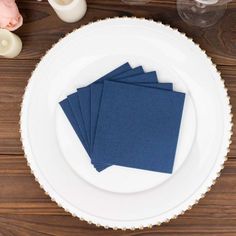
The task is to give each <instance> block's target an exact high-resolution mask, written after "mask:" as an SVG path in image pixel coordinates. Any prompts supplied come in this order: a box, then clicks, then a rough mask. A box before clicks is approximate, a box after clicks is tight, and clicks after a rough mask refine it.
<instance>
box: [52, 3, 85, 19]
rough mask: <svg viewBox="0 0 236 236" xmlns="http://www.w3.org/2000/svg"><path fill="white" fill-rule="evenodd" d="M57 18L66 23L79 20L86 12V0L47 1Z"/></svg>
mask: <svg viewBox="0 0 236 236" xmlns="http://www.w3.org/2000/svg"><path fill="white" fill-rule="evenodd" d="M48 2H49V3H50V5H51V6H52V7H53V9H54V10H55V12H56V13H57V15H58V17H59V18H60V19H61V20H63V21H65V22H68V23H73V22H76V21H78V20H80V19H81V18H82V17H83V16H84V15H85V13H86V11H87V3H86V0H48Z"/></svg>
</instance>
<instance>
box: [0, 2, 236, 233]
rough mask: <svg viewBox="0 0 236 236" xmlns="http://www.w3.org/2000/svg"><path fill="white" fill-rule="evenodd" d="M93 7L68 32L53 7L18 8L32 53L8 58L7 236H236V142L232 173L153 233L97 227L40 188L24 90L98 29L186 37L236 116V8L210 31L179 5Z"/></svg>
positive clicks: (2, 168) (0, 72)
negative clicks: (28, 150) (211, 65)
mask: <svg viewBox="0 0 236 236" xmlns="http://www.w3.org/2000/svg"><path fill="white" fill-rule="evenodd" d="M87 2H88V12H87V14H86V16H85V17H84V18H83V19H82V20H81V21H80V22H78V23H74V24H67V23H63V22H62V21H60V20H59V19H58V18H57V17H56V15H55V13H54V12H53V10H52V8H51V7H50V6H49V4H48V2H47V1H46V0H43V1H41V2H38V1H36V0H18V1H17V3H18V5H19V8H20V11H21V13H22V15H23V17H24V25H23V27H21V28H20V29H19V30H17V31H16V33H17V34H18V35H19V36H20V37H21V38H22V40H23V43H24V48H23V51H22V53H21V54H20V56H19V57H17V58H16V59H3V58H0V236H2V235H3V236H28V235H29V236H31V235H32V236H42V235H65V236H67V235H68V236H74V235H76V236H86V235H88V236H89V235H91V236H92V235H114V236H115V235H132V236H134V235H137V236H138V235H139V236H141V235H142V236H143V235H145V236H151V235H168V236H175V235H186V236H191V235H193V236H198V235H199V236H200V235H201V236H205V235H212V236H213V235H214V236H218V235H220V236H235V235H236V136H235V135H234V136H233V139H232V141H233V142H232V145H231V151H230V153H229V159H228V161H227V162H226V165H225V169H224V170H223V171H222V175H221V177H220V178H219V179H218V181H217V183H216V184H215V186H214V187H213V188H212V190H211V191H210V192H209V193H208V194H207V195H206V197H205V198H204V199H202V200H201V201H200V202H199V204H198V205H196V206H194V207H193V209H192V210H190V211H187V212H186V214H184V215H182V216H180V217H179V218H177V219H176V220H173V221H171V222H170V223H168V224H167V223H166V224H163V225H162V226H160V227H153V228H152V229H145V230H140V231H125V232H124V231H120V230H118V231H112V230H106V229H103V228H97V227H95V226H93V225H89V224H87V223H86V222H82V221H80V220H79V219H77V218H74V217H72V216H71V215H70V214H68V213H66V212H65V211H64V210H63V209H61V208H60V207H58V206H57V205H56V204H55V203H54V202H52V201H51V200H50V198H49V197H48V196H47V195H45V194H44V191H43V190H42V189H41V188H40V187H39V185H38V183H36V182H35V180H34V177H33V175H32V174H31V172H30V169H29V167H28V166H27V163H26V160H25V158H24V156H23V151H22V148H21V142H20V134H19V125H18V123H19V112H20V104H21V99H22V95H23V93H24V88H25V86H26V84H27V81H28V79H29V77H30V75H31V72H32V71H33V69H34V68H35V66H36V64H37V63H38V62H39V60H40V58H41V57H42V56H43V55H44V54H45V52H46V51H47V50H48V49H49V48H50V47H51V46H52V45H53V44H54V43H56V42H57V41H58V40H59V39H60V38H61V37H63V36H64V35H65V34H66V33H68V32H71V31H72V30H73V29H75V28H78V27H80V26H81V25H84V24H87V23H89V22H91V21H95V20H98V19H105V18H107V17H114V16H137V17H146V18H151V19H154V20H155V21H161V22H163V23H165V24H169V25H171V26H172V27H174V28H178V29H179V31H181V32H184V33H186V35H187V36H189V37H191V38H193V39H194V41H195V42H196V43H198V44H200V46H201V47H202V48H203V49H204V50H206V52H207V54H208V55H209V56H211V57H212V59H213V61H214V62H215V63H216V64H217V68H218V69H219V70H220V71H221V73H222V77H223V79H224V80H225V83H226V86H227V88H228V90H229V94H230V97H231V103H232V105H233V113H234V114H236V1H233V2H231V3H230V4H229V5H228V9H227V11H226V14H225V16H224V17H223V18H222V19H221V20H220V21H219V22H218V23H217V24H216V25H214V26H212V27H210V28H207V29H199V28H196V27H192V26H188V25H186V24H185V23H184V22H183V21H182V20H181V19H180V18H179V16H178V14H177V10H176V1H174V0H154V1H151V2H150V3H149V4H147V5H143V6H129V5H126V4H124V3H123V2H122V1H120V0H88V1H87ZM235 121H236V115H235V116H234V123H235ZM234 129H235V128H234ZM234 133H235V132H234Z"/></svg>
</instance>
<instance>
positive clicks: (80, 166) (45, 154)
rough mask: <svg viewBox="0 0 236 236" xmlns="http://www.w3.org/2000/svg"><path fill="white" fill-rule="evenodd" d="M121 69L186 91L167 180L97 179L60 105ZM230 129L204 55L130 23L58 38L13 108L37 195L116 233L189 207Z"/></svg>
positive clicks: (167, 31)
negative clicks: (152, 74)
mask: <svg viewBox="0 0 236 236" xmlns="http://www.w3.org/2000/svg"><path fill="white" fill-rule="evenodd" d="M125 62H130V64H131V66H132V67H135V66H139V65H143V66H144V69H145V71H152V70H155V71H157V74H158V79H159V81H160V82H171V83H173V84H174V90H176V91H181V92H184V93H186V102H185V107H184V112H183V118H182V124H181V129H180V137H179V141H178V146H177V153H176V160H175V164H174V171H173V174H163V173H156V172H151V171H144V170H137V169H132V168H125V167H118V166H112V167H109V168H108V169H106V170H105V171H103V172H101V173H98V172H96V171H95V169H94V168H93V166H92V165H91V163H90V159H89V157H88V155H87V154H86V152H85V150H84V148H83V146H82V144H81V143H80V141H79V139H78V138H77V136H76V134H75V133H74V131H73V129H72V127H71V126H70V124H69V122H68V120H67V119H66V117H65V115H64V113H63V111H62V109H61V108H60V106H59V101H61V100H62V99H63V98H65V97H66V96H67V95H69V94H70V93H72V92H74V91H75V90H76V88H78V87H83V86H86V85H88V84H90V83H92V82H93V81H95V80H96V79H98V78H99V77H101V76H102V75H104V74H106V73H107V72H109V71H111V70H112V69H114V68H115V67H118V66H119V65H121V64H122V63H125ZM231 128H232V124H231V106H230V105H229V97H228V95H227V91H226V89H225V87H224V83H223V81H222V79H221V77H220V74H219V73H218V72H217V70H216V67H215V66H214V65H213V64H212V62H211V60H210V59H209V58H208V57H207V56H206V54H205V52H203V51H202V50H201V49H200V48H199V46H198V45H196V44H194V43H193V41H192V40H190V39H188V38H187V37H186V36H185V35H183V34H181V33H179V32H178V31H177V30H174V29H172V28H170V27H169V26H165V25H163V24H161V23H155V22H153V21H149V20H145V19H136V18H114V19H107V20H102V21H99V22H96V23H92V24H89V25H87V26H84V27H82V28H80V29H78V30H75V31H74V32H72V33H70V34H69V35H67V36H66V37H65V38H63V39H62V40H60V42H58V43H57V44H56V45H55V46H54V47H53V48H52V49H51V50H50V51H49V52H48V53H47V54H46V55H45V56H44V57H43V59H42V60H41V62H40V63H39V64H38V66H37V68H36V69H35V71H34V73H33V74H32V77H31V79H30V81H29V84H28V86H27V88H26V91H25V95H24V99H23V104H22V110H21V136H22V142H23V146H24V150H25V154H26V157H27V160H28V163H29V165H30V167H31V169H32V171H33V173H34V175H35V177H36V179H37V180H38V182H39V183H40V185H41V186H42V187H43V188H44V190H45V192H46V193H48V194H49V195H50V197H51V198H52V199H53V200H55V201H56V202H57V203H58V204H59V205H60V206H62V207H63V208H64V209H65V210H66V211H69V212H70V213H71V214H73V215H74V216H77V217H79V218H81V219H84V220H86V221H88V222H91V223H94V224H96V225H102V226H104V227H112V228H122V229H127V228H130V229H134V228H143V227H147V226H151V225H156V224H161V223H162V222H166V221H168V220H169V219H171V218H175V217H176V216H177V215H179V214H181V213H183V212H184V211H185V210H187V209H189V208H190V207H191V206H192V205H193V204H194V203H196V202H197V201H198V200H199V199H200V198H201V197H202V196H203V195H204V194H205V193H206V192H207V190H209V188H210V186H211V185H212V184H213V183H214V181H215V179H216V178H217V176H218V175H219V172H220V170H221V169H222V167H223V164H224V161H225V159H226V155H227V152H228V147H229V143H230V138H231Z"/></svg>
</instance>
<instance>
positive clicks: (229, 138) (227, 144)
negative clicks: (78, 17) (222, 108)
mask: <svg viewBox="0 0 236 236" xmlns="http://www.w3.org/2000/svg"><path fill="white" fill-rule="evenodd" d="M117 19H129V20H140V21H148V22H152V23H155V24H161V25H163V26H165V27H168V28H169V29H171V30H174V31H176V32H178V33H179V34H180V35H182V36H183V37H184V38H185V39H187V40H190V41H191V42H192V44H194V45H195V46H197V47H198V48H199V50H200V51H201V52H202V53H203V54H204V56H205V57H206V58H207V59H208V60H209V62H210V63H211V65H212V67H213V68H214V70H215V73H216V74H217V76H218V78H219V80H218V82H219V84H220V86H221V87H222V89H224V92H225V102H226V103H227V105H228V114H227V115H228V117H227V118H228V122H229V127H230V128H229V130H228V133H227V142H226V145H225V147H224V149H225V150H224V158H222V161H221V163H220V164H219V165H218V167H217V170H216V171H215V173H214V176H213V177H212V178H211V181H210V183H209V184H208V185H207V186H206V188H205V190H204V191H202V193H201V194H200V196H199V197H198V198H197V199H195V201H194V202H193V203H192V204H190V205H188V206H187V207H185V209H182V211H181V212H179V213H178V214H176V215H173V216H172V217H171V218H168V219H165V220H164V221H162V222H155V223H154V224H150V225H145V226H142V225H140V226H139V227H132V228H130V227H110V226H108V225H101V224H100V223H98V222H95V221H91V220H90V219H87V218H86V219H85V218H81V217H79V216H77V215H75V213H73V212H70V211H69V210H68V209H66V208H65V207H64V206H63V205H62V204H61V202H60V201H59V200H58V199H56V198H55V197H54V196H52V194H49V192H48V191H47V190H46V189H45V186H43V184H42V183H41V181H40V178H38V176H37V173H36V171H35V167H34V166H33V164H32V163H31V160H30V158H29V156H28V154H29V152H28V151H27V148H26V145H25V140H24V137H23V134H22V133H23V131H22V130H23V125H22V124H23V119H22V117H23V108H24V101H25V97H26V94H27V91H28V89H29V87H30V83H31V81H32V80H31V79H32V77H33V74H34V71H35V70H36V69H37V66H38V64H36V66H35V69H34V70H33V71H32V74H31V77H30V78H29V80H28V84H27V86H26V87H25V92H24V95H23V98H22V103H21V111H20V121H19V125H20V133H21V143H22V149H23V151H24V155H25V158H26V160H27V165H28V166H29V167H30V169H31V173H32V174H33V175H34V178H35V181H37V182H38V183H39V185H40V187H41V188H42V189H43V190H44V192H45V194H47V195H48V196H49V197H50V198H51V200H52V201H54V202H56V203H57V205H58V206H59V207H62V208H63V209H64V210H65V211H66V212H68V213H70V214H71V215H72V216H73V217H78V218H79V219H80V220H81V221H86V222H87V223H88V224H94V225H96V226H97V227H104V228H105V229H109V228H110V229H113V230H118V229H121V230H135V229H140V230H142V229H144V228H152V227H153V226H160V225H161V224H163V223H167V222H169V221H170V220H172V219H176V218H177V217H178V216H179V215H182V214H184V213H185V212H186V211H187V210H190V209H191V208H192V207H193V206H194V205H195V204H197V203H198V202H199V200H200V199H202V198H204V197H205V195H206V193H207V192H208V191H210V190H211V187H212V186H213V185H214V184H215V182H216V179H217V178H218V177H219V176H220V174H221V170H222V169H223V168H224V163H225V161H226V160H227V154H228V152H229V151H230V148H229V147H230V144H231V143H232V141H231V137H232V134H233V132H232V130H233V123H232V119H233V114H232V112H231V110H232V106H231V105H230V97H229V95H228V92H227V88H226V87H225V83H224V80H223V79H222V78H221V74H220V72H219V71H218V70H217V68H216V65H215V64H214V63H213V62H212V60H211V58H210V57H209V56H208V55H207V54H206V52H205V51H204V50H202V49H201V48H200V46H199V45H198V44H196V43H194V42H193V40H192V39H191V38H189V37H187V36H186V35H185V34H184V33H182V32H179V31H178V29H174V28H172V27H170V25H167V24H163V23H161V22H155V21H154V20H151V19H145V18H137V17H113V18H106V19H102V20H97V21H94V22H90V23H88V24H85V25H83V26H81V27H80V28H78V29H74V30H73V31H72V32H70V33H68V34H66V35H65V36H64V37H62V38H60V39H59V40H58V42H60V40H62V39H63V38H65V37H66V36H67V35H69V34H71V33H73V32H74V31H76V30H79V29H81V28H83V27H86V26H88V25H91V24H95V23H97V22H100V21H109V20H117ZM58 42H57V43H58ZM57 43H55V44H53V45H52V47H51V49H52V48H54V46H55V45H56V44H57ZM51 49H49V50H48V51H47V52H46V53H45V54H44V56H42V57H41V60H40V61H42V60H43V58H44V57H45V56H46V55H47V54H48V52H49V51H50V50H51ZM39 63H40V62H39Z"/></svg>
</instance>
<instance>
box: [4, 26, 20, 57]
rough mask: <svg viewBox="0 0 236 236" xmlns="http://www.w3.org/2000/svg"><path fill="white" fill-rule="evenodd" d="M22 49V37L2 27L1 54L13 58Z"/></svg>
mask: <svg viewBox="0 0 236 236" xmlns="http://www.w3.org/2000/svg"><path fill="white" fill-rule="evenodd" d="M21 49H22V42H21V40H20V38H19V37H18V36H17V35H15V34H13V33H11V32H10V31H8V30H6V29H0V56H3V57H7V58H13V57H16V56H18V55H19V53H20V52H21Z"/></svg>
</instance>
